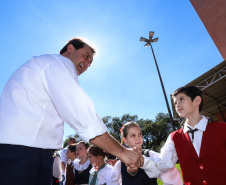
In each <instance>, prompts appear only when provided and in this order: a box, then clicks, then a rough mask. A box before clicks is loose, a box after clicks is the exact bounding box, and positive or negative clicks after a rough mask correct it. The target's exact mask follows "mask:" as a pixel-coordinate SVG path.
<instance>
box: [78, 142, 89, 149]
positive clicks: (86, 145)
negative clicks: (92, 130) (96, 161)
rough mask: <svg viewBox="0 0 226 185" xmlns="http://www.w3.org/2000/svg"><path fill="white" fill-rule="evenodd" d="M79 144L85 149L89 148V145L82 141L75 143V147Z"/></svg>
mask: <svg viewBox="0 0 226 185" xmlns="http://www.w3.org/2000/svg"><path fill="white" fill-rule="evenodd" d="M80 143H82V144H83V145H84V146H85V148H86V149H88V148H89V143H85V142H84V141H79V142H78V143H77V145H78V144H80Z"/></svg>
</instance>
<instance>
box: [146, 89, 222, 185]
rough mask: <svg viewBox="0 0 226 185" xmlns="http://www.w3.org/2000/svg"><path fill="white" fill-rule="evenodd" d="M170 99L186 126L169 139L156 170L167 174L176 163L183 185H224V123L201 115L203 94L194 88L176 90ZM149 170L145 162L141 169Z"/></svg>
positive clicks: (172, 134) (162, 150)
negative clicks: (179, 168) (183, 118)
mask: <svg viewBox="0 0 226 185" xmlns="http://www.w3.org/2000/svg"><path fill="white" fill-rule="evenodd" d="M172 99H173V102H174V105H175V109H176V111H177V113H178V114H179V116H180V117H185V123H184V125H183V127H182V128H180V129H178V130H176V131H175V132H173V133H171V134H170V136H169V137H168V139H167V141H166V143H165V145H164V146H163V148H162V149H161V158H162V162H161V163H160V164H157V169H158V170H160V171H163V172H166V171H167V170H169V169H170V168H172V167H173V166H174V165H175V164H176V162H177V160H179V163H180V166H181V171H182V175H183V180H184V184H185V185H200V184H208V185H216V184H217V185H218V184H226V180H225V175H226V123H220V122H215V121H212V120H210V119H207V118H206V117H205V116H203V115H201V114H200V112H201V109H202V106H203V98H202V91H201V90H200V89H198V88H197V87H195V86H185V87H181V88H179V89H177V90H176V91H175V92H174V93H173V94H172ZM149 163H150V161H149ZM148 166H150V165H148V160H144V166H143V167H142V168H148ZM150 170H151V169H150ZM152 170H154V168H152Z"/></svg>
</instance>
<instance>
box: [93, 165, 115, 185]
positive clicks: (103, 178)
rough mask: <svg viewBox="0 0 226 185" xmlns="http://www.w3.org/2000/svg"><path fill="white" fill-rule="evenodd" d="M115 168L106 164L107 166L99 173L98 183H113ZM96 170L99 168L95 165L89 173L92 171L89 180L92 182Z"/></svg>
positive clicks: (99, 184)
mask: <svg viewBox="0 0 226 185" xmlns="http://www.w3.org/2000/svg"><path fill="white" fill-rule="evenodd" d="M113 169H114V168H113V166H111V165H109V164H106V165H105V167H104V168H103V169H101V170H100V171H99V172H98V174H97V181H96V185H103V184H105V183H106V185H113V184H112V183H111V176H112V173H113ZM95 171H97V169H95V168H94V167H92V168H91V170H90V171H89V173H90V177H89V178H90V179H89V182H91V180H92V177H93V174H94V173H95Z"/></svg>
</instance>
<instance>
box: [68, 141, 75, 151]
mask: <svg viewBox="0 0 226 185" xmlns="http://www.w3.org/2000/svg"><path fill="white" fill-rule="evenodd" d="M76 145H77V144H75V143H74V144H71V145H70V146H68V150H70V151H71V152H75V151H76Z"/></svg>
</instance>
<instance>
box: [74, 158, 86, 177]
mask: <svg viewBox="0 0 226 185" xmlns="http://www.w3.org/2000/svg"><path fill="white" fill-rule="evenodd" d="M79 162H80V159H75V160H74V161H73V173H74V174H75V169H76V170H78V171H83V170H86V169H87V168H88V167H89V165H90V160H89V159H88V160H87V161H86V162H85V163H84V164H79Z"/></svg>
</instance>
